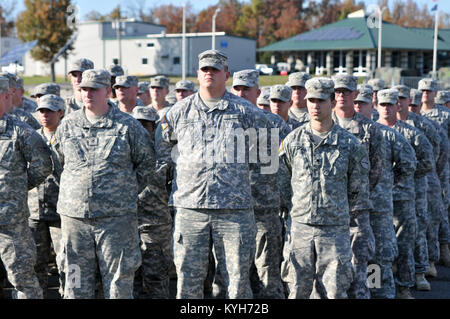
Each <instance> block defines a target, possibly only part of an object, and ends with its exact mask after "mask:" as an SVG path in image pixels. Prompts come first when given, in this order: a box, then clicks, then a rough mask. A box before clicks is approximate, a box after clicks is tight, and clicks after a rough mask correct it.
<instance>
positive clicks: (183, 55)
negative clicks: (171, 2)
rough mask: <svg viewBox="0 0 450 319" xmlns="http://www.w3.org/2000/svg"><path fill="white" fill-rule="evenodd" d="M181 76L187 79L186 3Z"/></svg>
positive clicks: (184, 6) (184, 8)
mask: <svg viewBox="0 0 450 319" xmlns="http://www.w3.org/2000/svg"><path fill="white" fill-rule="evenodd" d="M181 78H182V79H183V81H184V80H186V3H185V4H184V5H183V40H182V46H181Z"/></svg>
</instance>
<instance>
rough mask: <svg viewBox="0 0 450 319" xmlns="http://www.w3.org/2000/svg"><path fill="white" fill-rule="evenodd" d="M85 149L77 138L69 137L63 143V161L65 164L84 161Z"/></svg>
mask: <svg viewBox="0 0 450 319" xmlns="http://www.w3.org/2000/svg"><path fill="white" fill-rule="evenodd" d="M85 152H86V149H85V148H84V147H83V143H81V142H80V138H78V137H69V138H67V139H66V140H65V142H64V161H65V162H66V163H80V162H84V161H86V156H85Z"/></svg>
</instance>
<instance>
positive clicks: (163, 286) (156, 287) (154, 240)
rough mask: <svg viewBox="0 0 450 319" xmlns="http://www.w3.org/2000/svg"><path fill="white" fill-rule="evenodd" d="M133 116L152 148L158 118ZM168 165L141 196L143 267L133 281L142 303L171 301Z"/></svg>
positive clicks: (147, 112)
mask: <svg viewBox="0 0 450 319" xmlns="http://www.w3.org/2000/svg"><path fill="white" fill-rule="evenodd" d="M132 115H133V117H134V118H135V119H137V120H138V121H139V122H140V123H141V124H142V126H144V128H145V129H146V130H147V132H148V133H149V139H151V144H152V147H153V146H154V136H155V128H156V121H157V120H158V114H157V113H156V111H155V110H154V109H153V108H151V107H147V106H136V107H135V108H134V109H133V112H132ZM167 168H168V167H167V165H160V166H158V167H157V168H156V173H155V176H154V177H152V178H151V181H150V182H149V184H148V185H147V186H146V187H145V189H144V190H143V191H142V192H141V193H140V194H139V200H138V222H139V236H140V238H141V253H142V265H141V267H140V268H139V269H138V271H137V272H136V276H135V279H134V294H135V296H136V297H137V298H140V299H147V298H149V299H169V268H170V267H171V265H172V263H173V261H172V259H173V258H172V216H171V215H170V211H169V206H168V202H169V195H168V193H167V190H166V183H167V178H168V172H167Z"/></svg>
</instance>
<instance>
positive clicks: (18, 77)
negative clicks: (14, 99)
mask: <svg viewBox="0 0 450 319" xmlns="http://www.w3.org/2000/svg"><path fill="white" fill-rule="evenodd" d="M16 83H17V88H18V89H22V88H23V84H24V83H23V79H22V78H21V77H20V76H18V75H16Z"/></svg>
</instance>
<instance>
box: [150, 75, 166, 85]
mask: <svg viewBox="0 0 450 319" xmlns="http://www.w3.org/2000/svg"><path fill="white" fill-rule="evenodd" d="M150 87H158V88H168V87H169V79H168V78H167V77H165V76H164V75H157V76H155V77H154V78H151V79H150Z"/></svg>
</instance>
